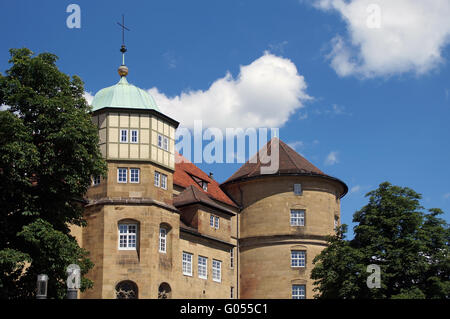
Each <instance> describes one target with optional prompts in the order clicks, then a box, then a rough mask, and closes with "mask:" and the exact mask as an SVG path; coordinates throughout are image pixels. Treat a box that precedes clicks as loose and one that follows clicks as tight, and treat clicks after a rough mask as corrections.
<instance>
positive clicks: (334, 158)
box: [325, 151, 339, 165]
mask: <svg viewBox="0 0 450 319" xmlns="http://www.w3.org/2000/svg"><path fill="white" fill-rule="evenodd" d="M338 154H339V152H336V151H333V152H330V153H329V154H328V156H327V158H326V159H325V165H334V164H337V163H339V159H338Z"/></svg>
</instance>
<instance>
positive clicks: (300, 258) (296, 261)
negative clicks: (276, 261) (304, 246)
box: [291, 250, 306, 267]
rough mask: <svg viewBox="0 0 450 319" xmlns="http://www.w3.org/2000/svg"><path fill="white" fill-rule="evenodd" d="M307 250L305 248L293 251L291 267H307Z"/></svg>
mask: <svg viewBox="0 0 450 319" xmlns="http://www.w3.org/2000/svg"><path fill="white" fill-rule="evenodd" d="M305 265H306V252H305V251H304V250H293V251H291V267H305Z"/></svg>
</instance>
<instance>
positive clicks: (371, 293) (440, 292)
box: [311, 182, 450, 299]
mask: <svg viewBox="0 0 450 319" xmlns="http://www.w3.org/2000/svg"><path fill="white" fill-rule="evenodd" d="M366 196H367V197H369V203H368V204H367V205H366V206H364V207H363V208H362V209H361V210H359V211H357V212H355V214H354V215H353V222H355V223H357V225H356V226H355V227H354V233H355V237H354V239H352V240H350V241H347V240H345V239H344V234H345V231H346V227H343V228H342V229H341V230H340V231H339V232H338V233H337V234H336V236H333V237H330V239H329V246H328V247H327V248H326V249H324V250H323V251H322V253H321V254H319V255H318V256H317V257H316V258H315V259H314V264H315V267H314V269H313V271H312V274H311V278H312V279H314V280H315V283H316V284H317V285H318V286H317V288H316V289H315V291H317V292H318V294H317V295H316V297H317V298H347V299H350V298H449V296H450V289H449V287H450V284H449V283H450V259H449V252H450V250H449V239H450V229H449V227H448V224H447V223H446V222H445V220H443V219H441V218H439V217H438V216H439V215H441V214H442V213H443V212H442V211H441V210H440V209H436V208H434V209H430V210H429V211H428V212H427V213H424V212H423V207H422V206H421V205H420V202H419V200H420V199H421V195H420V194H418V193H416V192H414V191H413V190H412V189H410V188H407V187H404V188H402V187H399V186H393V185H391V184H390V183H387V182H385V183H382V184H381V185H380V186H379V188H378V189H377V190H374V191H372V192H369V193H368V194H367V195H366ZM371 264H377V265H379V266H380V268H381V288H376V289H369V288H368V287H367V284H366V280H367V277H368V275H369V273H367V272H366V269H367V266H368V265H371Z"/></svg>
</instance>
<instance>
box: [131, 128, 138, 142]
mask: <svg viewBox="0 0 450 319" xmlns="http://www.w3.org/2000/svg"><path fill="white" fill-rule="evenodd" d="M137 142H139V132H138V130H131V143H137Z"/></svg>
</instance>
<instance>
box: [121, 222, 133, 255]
mask: <svg viewBox="0 0 450 319" xmlns="http://www.w3.org/2000/svg"><path fill="white" fill-rule="evenodd" d="M136 235H137V225H136V224H119V249H121V250H133V249H136Z"/></svg>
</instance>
